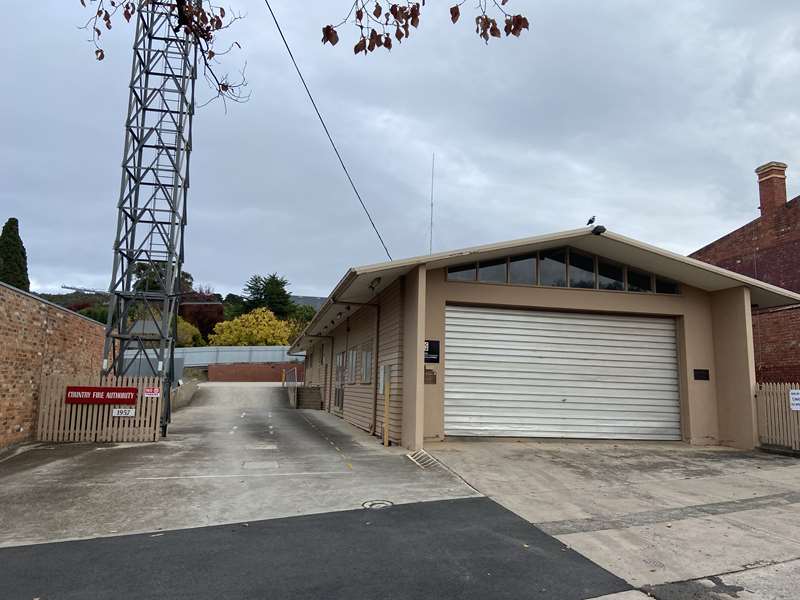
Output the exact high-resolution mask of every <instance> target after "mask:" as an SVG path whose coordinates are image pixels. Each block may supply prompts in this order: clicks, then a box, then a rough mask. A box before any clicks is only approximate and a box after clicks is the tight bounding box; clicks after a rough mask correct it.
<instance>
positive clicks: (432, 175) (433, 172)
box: [428, 152, 436, 254]
mask: <svg viewBox="0 0 800 600" xmlns="http://www.w3.org/2000/svg"><path fill="white" fill-rule="evenodd" d="M435 173H436V153H435V152H434V153H433V157H432V159H431V237H430V240H431V242H430V246H429V247H428V254H433V178H434V175H435Z"/></svg>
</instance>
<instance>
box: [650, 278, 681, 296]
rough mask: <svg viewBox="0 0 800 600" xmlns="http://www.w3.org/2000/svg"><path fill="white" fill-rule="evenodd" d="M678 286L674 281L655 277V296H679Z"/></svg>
mask: <svg viewBox="0 0 800 600" xmlns="http://www.w3.org/2000/svg"><path fill="white" fill-rule="evenodd" d="M680 292H681V290H680V286H679V285H678V284H677V283H675V282H674V281H670V280H669V279H663V278H661V277H656V293H657V294H680Z"/></svg>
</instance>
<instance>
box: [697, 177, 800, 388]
mask: <svg viewBox="0 0 800 600" xmlns="http://www.w3.org/2000/svg"><path fill="white" fill-rule="evenodd" d="M778 185H784V186H785V182H778ZM778 191H779V192H780V189H779V190H778ZM770 194H776V195H778V196H779V199H780V197H783V198H784V199H785V195H783V194H782V193H776V192H775V191H773V190H766V191H765V190H763V189H762V190H761V196H762V197H761V205H762V211H763V214H762V216H761V217H759V218H757V219H755V220H754V221H751V222H750V223H748V224H747V225H745V226H743V227H740V228H739V229H737V230H736V231H733V232H731V233H729V234H728V235H726V236H724V237H721V238H720V239H718V240H717V241H715V242H712V243H711V244H709V245H708V246H706V247H704V248H701V249H700V250H698V251H697V252H695V253H694V254H692V255H691V256H692V258H696V259H698V260H702V261H705V262H708V263H711V264H714V265H717V266H719V267H723V268H725V269H729V270H731V271H735V272H736V273H741V274H742V275H747V276H748V277H753V278H754V279H760V280H761V281H765V282H767V283H771V284H772V285H777V286H778V287H782V288H785V289H787V290H791V291H793V292H800V198H794V199H793V200H790V201H789V202H777V203H776V202H774V201H773V200H772V199H770V197H769V195H770ZM753 345H754V347H755V358H756V377H757V378H758V381H760V382H797V381H800V352H799V350H800V307H796V308H794V309H790V310H786V309H777V310H761V311H760V310H758V309H757V308H756V309H754V310H753Z"/></svg>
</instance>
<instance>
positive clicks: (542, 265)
mask: <svg viewBox="0 0 800 600" xmlns="http://www.w3.org/2000/svg"><path fill="white" fill-rule="evenodd" d="M539 277H540V283H541V284H542V285H549V286H552V287H566V286H567V251H566V250H565V249H564V248H560V249H558V250H545V251H543V252H540V253H539Z"/></svg>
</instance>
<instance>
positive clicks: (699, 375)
mask: <svg viewBox="0 0 800 600" xmlns="http://www.w3.org/2000/svg"><path fill="white" fill-rule="evenodd" d="M694 379H695V381H710V380H711V372H710V371H709V370H708V369H695V370H694Z"/></svg>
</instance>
